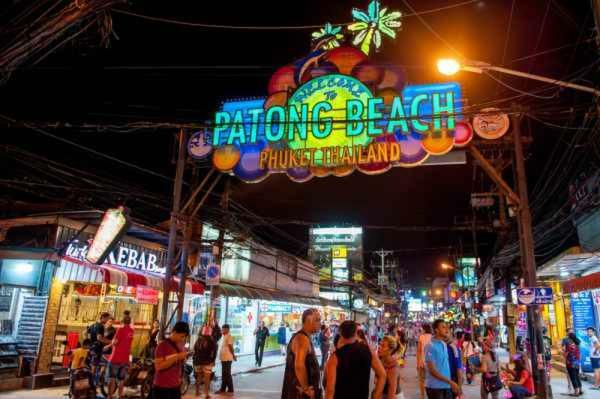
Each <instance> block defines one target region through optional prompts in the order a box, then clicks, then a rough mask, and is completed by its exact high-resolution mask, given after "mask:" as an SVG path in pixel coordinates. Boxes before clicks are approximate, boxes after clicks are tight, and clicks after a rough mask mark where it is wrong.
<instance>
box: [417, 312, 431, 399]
mask: <svg viewBox="0 0 600 399" xmlns="http://www.w3.org/2000/svg"><path fill="white" fill-rule="evenodd" d="M422 328H423V333H422V334H421V335H420V336H419V341H418V342H417V373H418V377H419V394H420V399H425V375H426V372H425V366H426V364H425V348H426V347H427V345H429V343H430V342H431V337H432V335H431V326H430V325H429V324H423V326H422Z"/></svg>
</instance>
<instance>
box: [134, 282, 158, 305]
mask: <svg viewBox="0 0 600 399" xmlns="http://www.w3.org/2000/svg"><path fill="white" fill-rule="evenodd" d="M135 299H136V300H137V302H138V303H147V304H151V305H156V304H158V290H156V289H154V288H152V287H146V286H144V285H138V286H137V289H136V290H135Z"/></svg>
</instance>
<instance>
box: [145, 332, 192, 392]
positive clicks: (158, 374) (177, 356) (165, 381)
mask: <svg viewBox="0 0 600 399" xmlns="http://www.w3.org/2000/svg"><path fill="white" fill-rule="evenodd" d="M189 335H190V326H189V325H188V324H187V323H186V322H183V321H178V322H177V323H175V325H174V326H173V329H172V330H171V334H170V335H169V338H167V339H165V340H163V341H161V342H160V343H159V344H158V346H157V347H156V352H155V355H154V370H155V373H154V380H153V383H152V391H151V393H150V398H151V399H181V390H180V387H181V374H182V371H183V365H184V363H185V361H186V359H187V357H188V355H189V353H188V352H187V351H186V350H185V342H186V341H187V338H188V336H189Z"/></svg>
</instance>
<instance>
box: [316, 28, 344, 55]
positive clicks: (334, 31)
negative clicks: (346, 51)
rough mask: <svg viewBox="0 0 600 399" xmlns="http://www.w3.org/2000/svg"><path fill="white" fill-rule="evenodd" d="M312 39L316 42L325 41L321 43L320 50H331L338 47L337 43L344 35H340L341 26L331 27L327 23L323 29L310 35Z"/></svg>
mask: <svg viewBox="0 0 600 399" xmlns="http://www.w3.org/2000/svg"><path fill="white" fill-rule="evenodd" d="M312 38H313V40H314V41H316V42H320V41H322V39H327V40H325V41H323V44H322V45H321V48H323V50H331V49H332V48H336V47H339V46H340V42H339V41H340V40H342V39H343V38H344V35H343V34H342V27H341V26H333V25H331V24H330V23H329V22H327V23H326V24H325V26H324V27H323V28H321V29H319V30H318V31H316V32H313V33H312Z"/></svg>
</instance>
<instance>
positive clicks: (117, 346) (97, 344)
mask: <svg viewBox="0 0 600 399" xmlns="http://www.w3.org/2000/svg"><path fill="white" fill-rule="evenodd" d="M113 324H114V319H113V318H112V317H111V315H110V314H108V313H102V314H101V315H100V318H99V320H98V321H97V322H96V323H94V324H93V325H91V326H90V327H88V330H87V337H86V338H85V339H84V340H83V342H82V344H81V345H80V347H79V348H77V349H75V350H74V351H73V352H72V354H71V355H72V359H71V369H72V370H74V371H77V370H80V369H83V368H85V367H89V368H90V370H91V374H92V375H93V376H94V379H95V381H96V382H97V380H98V376H100V375H105V376H106V377H105V379H106V381H108V387H109V390H108V392H109V394H108V398H109V399H112V398H113V395H114V394H116V395H117V396H118V397H119V398H122V397H123V389H124V381H125V379H126V377H127V374H128V368H129V366H130V360H131V359H130V358H131V348H132V341H133V335H134V333H133V328H132V327H131V316H130V314H129V312H128V311H125V312H123V315H122V318H121V320H120V324H119V327H118V328H115V327H114V325H113ZM158 333H159V325H158V322H155V323H154V324H153V327H152V329H151V330H150V331H149V333H148V344H147V346H146V348H145V349H144V351H143V353H144V356H146V357H149V358H151V359H153V362H154V377H153V382H152V389H151V392H150V397H152V398H161V399H172V398H173V399H175V398H176V399H179V398H181V390H180V387H181V384H182V370H183V366H184V364H185V363H186V362H187V361H188V358H189V357H190V356H191V358H192V359H191V361H192V363H193V366H194V372H195V377H196V396H200V394H201V388H202V386H204V389H203V394H204V396H205V398H210V395H211V381H212V380H213V379H214V371H213V370H214V367H215V364H216V362H217V359H218V361H220V363H221V373H222V374H221V386H220V389H219V390H217V391H216V393H217V394H232V393H233V392H234V386H233V378H232V374H231V368H232V364H233V362H235V361H237V356H236V353H235V350H234V347H235V342H234V338H233V337H232V335H231V334H230V326H229V325H227V324H224V325H223V326H222V327H219V325H218V324H217V323H216V322H214V321H213V322H211V323H206V324H205V325H204V326H203V327H202V328H201V329H200V331H199V334H198V337H197V339H196V341H195V344H194V347H193V351H189V350H188V349H186V344H187V342H188V341H189V335H190V328H189V325H188V324H187V323H185V322H178V323H176V324H175V325H174V326H173V328H172V329H171V332H170V334H169V336H168V338H166V339H164V340H161V341H159V340H158ZM254 335H255V366H257V367H260V366H261V365H262V361H263V354H264V349H265V343H266V341H267V338H268V337H269V335H270V332H269V329H268V328H267V327H265V325H264V323H262V322H261V323H260V324H259V326H258V327H257V329H256V330H255V332H254ZM588 335H589V339H590V343H591V349H592V353H591V359H592V366H593V368H594V370H595V372H596V381H595V386H594V387H593V388H591V389H600V341H599V340H598V337H597V335H596V331H595V330H594V329H593V328H589V329H588ZM277 342H278V344H279V345H280V350H281V355H283V356H285V357H286V362H285V371H284V376H283V387H282V394H281V397H282V399H323V398H325V399H346V398H355V399H368V398H372V399H381V398H387V399H390V398H399V397H403V391H402V378H401V374H402V369H403V367H404V365H405V362H406V357H407V356H408V355H414V356H415V357H416V369H417V370H416V371H417V376H418V383H419V396H420V399H425V398H427V399H456V398H460V397H462V391H463V386H464V384H466V385H472V384H474V383H475V382H476V381H479V382H480V393H481V395H480V396H481V399H487V398H489V397H491V398H492V399H498V397H499V393H500V391H501V390H502V389H503V388H504V389H506V391H508V392H510V397H512V398H514V399H523V398H526V397H530V396H533V395H534V393H535V387H534V382H533V377H532V367H531V363H530V361H529V360H528V356H527V355H526V354H525V353H522V352H519V353H517V355H515V356H513V357H512V358H511V364H512V367H509V366H508V365H501V364H500V361H499V355H498V353H497V351H496V347H497V336H496V334H495V333H494V330H493V329H492V328H491V327H489V326H487V327H486V328H485V329H484V330H483V331H481V332H480V331H470V330H469V329H466V328H461V327H460V326H451V325H449V324H447V323H446V322H445V321H443V320H441V319H438V320H435V321H434V322H433V323H431V324H428V323H418V324H417V323H410V324H403V325H389V326H387V328H385V329H384V328H383V327H381V326H378V327H375V326H373V325H367V324H359V323H356V322H354V321H350V320H346V321H344V322H342V323H341V324H339V325H337V324H336V325H329V326H328V325H326V324H324V323H322V321H321V315H320V312H319V311H318V310H317V309H308V310H306V311H305V312H304V313H303V314H302V326H301V328H300V329H299V330H298V331H296V332H294V333H292V332H291V331H290V329H289V327H288V326H287V325H285V324H283V323H282V324H281V326H280V327H279V330H278V331H277ZM580 344H581V341H580V339H579V338H578V337H577V336H576V334H575V333H574V332H573V330H568V331H567V336H566V337H565V338H564V339H563V341H562V343H561V348H562V354H563V356H564V359H565V365H566V368H567V371H568V376H569V384H570V386H571V387H572V390H573V391H572V393H571V396H581V395H582V394H583V391H582V384H581V379H580V377H579V374H580V367H581V352H580V349H579V346H580ZM523 346H524V347H525V348H524V349H525V350H527V348H526V346H527V344H526V342H525V343H524V344H523ZM315 348H318V349H319V350H318V351H317V350H316V349H315ZM319 354H320V361H319ZM372 376H374V377H373V378H372Z"/></svg>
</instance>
